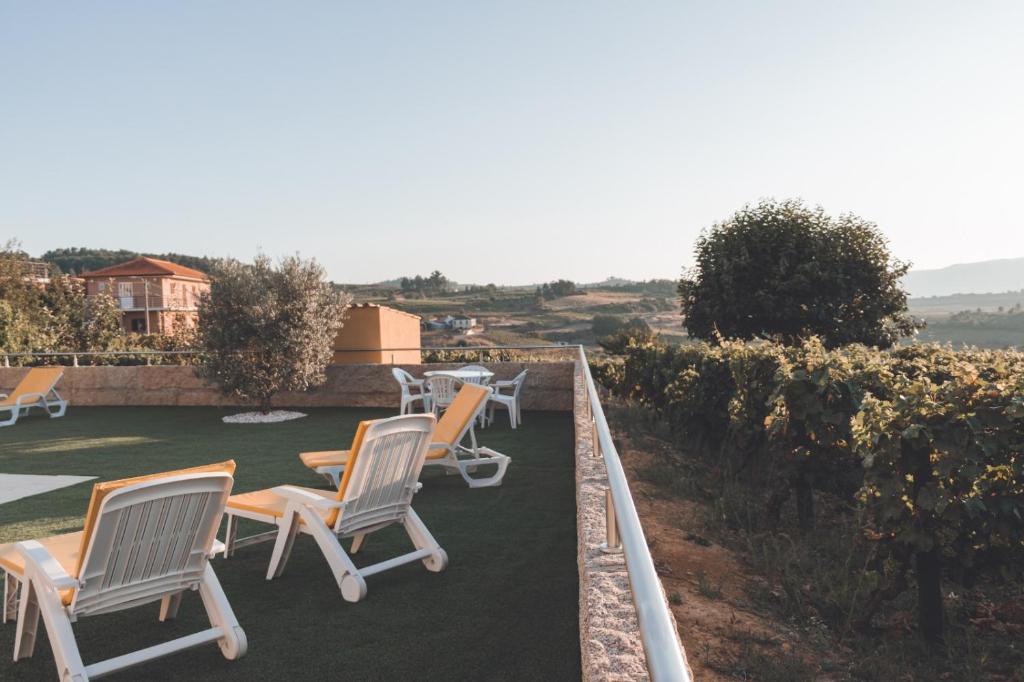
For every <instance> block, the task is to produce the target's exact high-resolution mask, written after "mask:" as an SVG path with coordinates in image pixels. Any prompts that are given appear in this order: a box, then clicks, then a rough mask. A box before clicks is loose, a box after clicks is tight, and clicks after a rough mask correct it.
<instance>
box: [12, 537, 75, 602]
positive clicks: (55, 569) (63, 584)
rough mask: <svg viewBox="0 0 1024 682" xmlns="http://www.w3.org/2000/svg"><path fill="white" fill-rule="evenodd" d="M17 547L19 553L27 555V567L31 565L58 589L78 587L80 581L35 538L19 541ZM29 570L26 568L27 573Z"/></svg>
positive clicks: (39, 574)
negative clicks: (69, 573)
mask: <svg viewBox="0 0 1024 682" xmlns="http://www.w3.org/2000/svg"><path fill="white" fill-rule="evenodd" d="M15 547H16V548H17V550H18V553H19V554H21V555H22V556H23V557H25V568H26V569H28V567H29V566H31V567H32V568H33V569H34V572H35V573H36V574H37V575H38V576H41V577H44V578H46V581H47V582H48V583H50V585H52V586H53V588H54V589H57V590H67V589H70V588H76V587H78V581H77V580H75V579H74V578H72V577H71V576H70V575H68V572H67V571H65V570H64V567H63V566H61V565H60V562H59V561H57V560H56V559H54V558H53V555H51V554H50V553H49V552H47V551H46V548H45V547H43V546H42V545H41V544H39V543H38V542H37V541H35V540H27V541H25V542H19V543H18V544H17V545H15ZM27 572H28V571H27V570H26V573H27Z"/></svg>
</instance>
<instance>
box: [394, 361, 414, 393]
mask: <svg viewBox="0 0 1024 682" xmlns="http://www.w3.org/2000/svg"><path fill="white" fill-rule="evenodd" d="M391 376H393V377H394V378H395V381H397V382H398V385H399V386H401V387H402V394H403V395H404V394H406V393H408V392H409V384H410V383H412V382H413V381H416V377H414V376H413V375H411V374H409V373H408V372H406V371H405V370H404V369H401V368H400V367H392V368H391Z"/></svg>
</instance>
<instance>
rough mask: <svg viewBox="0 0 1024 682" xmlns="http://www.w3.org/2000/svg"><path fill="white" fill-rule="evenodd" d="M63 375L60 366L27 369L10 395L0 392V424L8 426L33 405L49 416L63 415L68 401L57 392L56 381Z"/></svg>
mask: <svg viewBox="0 0 1024 682" xmlns="http://www.w3.org/2000/svg"><path fill="white" fill-rule="evenodd" d="M63 376H64V370H63V369H61V368H60V367H33V368H32V369H30V370H29V371H28V374H26V375H25V376H24V377H22V379H21V381H19V382H18V385H17V386H16V387H15V388H14V390H13V391H11V393H10V395H8V394H6V393H0V417H3V416H4V415H7V419H3V420H2V421H0V426H10V425H12V424H14V423H15V422H16V421H18V417H20V416H21V415H23V414H25V413H26V412H28V411H29V410H30V409H32V408H33V407H39V408H42V409H44V410H46V412H47V414H49V415H50V417H63V416H64V413H65V412H66V411H67V409H68V401H66V400H64V399H63V398H61V397H60V394H59V393H57V389H56V388H55V387H56V386H57V383H58V382H59V381H60V380H61V378H62V377H63Z"/></svg>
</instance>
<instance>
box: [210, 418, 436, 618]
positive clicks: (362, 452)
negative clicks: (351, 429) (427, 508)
mask: <svg viewBox="0 0 1024 682" xmlns="http://www.w3.org/2000/svg"><path fill="white" fill-rule="evenodd" d="M435 423H436V421H435V419H434V416H433V415H430V414H415V415H405V416H400V417H391V418H390V419H381V420H378V421H374V422H363V423H361V424H360V432H357V435H356V444H355V445H354V447H353V449H352V451H351V454H350V456H349V458H350V459H352V458H354V460H355V461H354V463H353V462H351V461H349V462H348V466H347V467H346V468H345V474H344V476H343V477H342V479H341V485H340V486H339V488H338V491H337V492H336V493H335V492H327V491H323V490H316V489H312V488H300V487H298V486H291V485H284V486H279V487H277V488H272V489H268V490H259V491H256V492H254V493H245V494H242V495H235V496H232V497H231V499H230V500H228V505H227V514H228V529H227V538H226V540H225V555H226V556H231V555H232V554H234V552H235V550H236V549H237V548H238V547H242V546H244V545H247V544H253V543H255V542H261V541H264V540H270V539H274V540H275V543H274V552H273V554H272V555H271V557H270V565H269V566H268V568H267V580H272V579H273V578H276V577H278V576H280V575H281V574H282V573H283V572H284V567H285V564H286V563H287V562H288V557H289V555H290V554H291V551H292V547H293V545H294V543H295V536H296V535H297V534H298V533H306V534H308V535H312V536H313V538H314V539H315V540H316V543H317V545H319V546H320V551H321V552H323V554H324V558H326V559H327V563H328V564H329V565H330V567H331V571H332V572H333V573H334V579H335V582H336V583H337V584H338V588H339V589H340V590H341V596H342V598H343V599H345V601H349V602H357V601H359V600H361V599H362V598H363V597H365V596H366V578H367V577H369V576H371V575H374V574H375V573H380V572H381V571H386V570H388V569H391V568H395V567H396V566H401V565H404V564H408V563H411V562H413V561H422V562H423V564H424V565H425V566H426V567H427V570H428V571H432V572H434V573H437V572H440V571H443V570H444V569H445V568H446V567H447V566H448V555H447V554H446V553H445V551H444V550H443V549H441V546H440V545H439V544H437V541H436V540H435V539H434V537H433V536H432V535H431V534H430V531H429V530H427V527H426V526H425V525H424V523H423V521H421V520H420V517H419V516H417V515H416V512H415V511H413V508H412V496H413V495H414V494H415V493H416V492H417V491H418V490H419V489H420V483H419V477H420V471H421V470H422V469H423V461H424V458H425V457H426V455H427V448H428V447H429V445H430V437H431V434H432V433H433V432H434V425H435ZM238 518H247V519H251V520H254V521H260V522H263V523H268V524H273V525H275V526H277V530H276V531H272V532H270V533H263V534H261V535H256V536H253V537H249V538H243V539H240V540H236V539H235V537H234V535H235V530H236V528H237V519H238ZM394 523H400V524H402V526H403V527H404V528H405V532H406V534H408V536H409V539H410V540H411V541H412V544H413V546H414V547H415V548H416V549H415V551H412V552H409V553H407V554H403V555H401V556H398V557H395V558H393V559H388V560H386V561H382V562H380V563H377V564H373V565H371V566H364V567H362V568H357V567H356V565H355V564H354V563H353V562H352V559H351V558H350V557H349V553H346V552H345V550H344V549H343V548H342V546H341V543H340V542H339V541H338V539H339V538H347V537H351V538H353V540H352V547H351V552H350V553H351V554H355V553H356V552H358V551H359V549H360V548H361V547H362V544H363V540H364V539H365V537H366V535H367V534H369V533H372V532H374V531H377V530H380V529H382V528H386V527H387V526H390V525H392V524H394Z"/></svg>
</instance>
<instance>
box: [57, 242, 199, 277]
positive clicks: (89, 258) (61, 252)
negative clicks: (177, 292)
mask: <svg viewBox="0 0 1024 682" xmlns="http://www.w3.org/2000/svg"><path fill="white" fill-rule="evenodd" d="M139 256H148V257H150V258H159V259H160V260H169V261H171V262H172V263H177V264H178V265H184V266H185V267H186V268H193V269H195V270H199V271H200V272H205V273H207V274H209V273H210V271H211V270H213V267H214V265H216V263H217V259H216V258H210V257H208V256H188V255H185V254H182V253H138V252H136V251H128V250H127V249H117V250H116V251H115V250H111V249H86V248H79V247H71V248H67V249H53V250H52V251H47V252H46V253H44V254H43V255H42V256H41V257H40V260H43V261H45V262H47V263H51V264H53V265H56V266H57V267H58V268H60V271H61V272H63V273H66V274H74V275H80V274H82V273H83V272H89V271H91V270H99V269H100V268H105V267H107V266H110V265H117V264H118V263H124V262H125V261H129V260H131V259H133V258H138V257H139Z"/></svg>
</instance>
